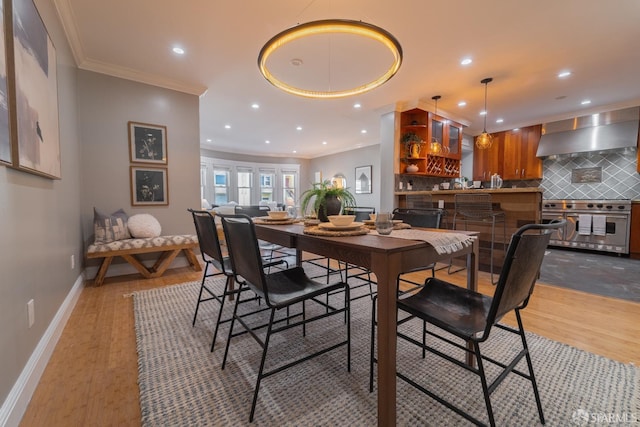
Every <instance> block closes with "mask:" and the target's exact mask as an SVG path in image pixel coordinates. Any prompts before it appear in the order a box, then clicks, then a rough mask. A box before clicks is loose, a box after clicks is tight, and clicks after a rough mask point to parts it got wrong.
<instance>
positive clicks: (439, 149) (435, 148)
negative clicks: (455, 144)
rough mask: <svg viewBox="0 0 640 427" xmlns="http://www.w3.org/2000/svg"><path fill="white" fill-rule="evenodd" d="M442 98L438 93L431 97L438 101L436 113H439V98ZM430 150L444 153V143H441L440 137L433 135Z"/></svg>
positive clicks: (433, 152) (435, 152) (434, 152)
mask: <svg viewBox="0 0 640 427" xmlns="http://www.w3.org/2000/svg"><path fill="white" fill-rule="evenodd" d="M440 98H442V97H441V96H440V95H436V96H432V97H431V99H433V100H434V101H435V103H436V108H435V109H436V111H435V113H434V114H435V115H436V116H437V115H438V99H440ZM429 151H430V152H431V153H432V154H440V153H442V144H441V143H440V141H438V138H436V137H431V144H430V147H429Z"/></svg>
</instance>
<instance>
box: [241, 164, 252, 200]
mask: <svg viewBox="0 0 640 427" xmlns="http://www.w3.org/2000/svg"><path fill="white" fill-rule="evenodd" d="M237 171H238V204H240V205H250V204H251V182H252V181H253V172H252V170H251V169H250V168H240V167H239V168H237Z"/></svg>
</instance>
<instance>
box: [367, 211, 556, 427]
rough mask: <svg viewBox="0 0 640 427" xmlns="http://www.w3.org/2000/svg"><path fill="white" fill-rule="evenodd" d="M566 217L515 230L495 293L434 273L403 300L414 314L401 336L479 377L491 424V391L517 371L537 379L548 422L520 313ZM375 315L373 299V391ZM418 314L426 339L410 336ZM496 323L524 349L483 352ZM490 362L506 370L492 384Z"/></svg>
mask: <svg viewBox="0 0 640 427" xmlns="http://www.w3.org/2000/svg"><path fill="white" fill-rule="evenodd" d="M565 222H566V221H565V220H562V221H558V222H555V223H550V224H528V225H525V226H523V227H521V228H520V229H518V230H517V231H516V233H514V234H513V236H512V237H511V242H510V244H509V247H508V249H507V254H506V257H505V262H504V264H503V266H502V270H501V273H500V277H499V279H498V283H497V286H496V288H495V292H494V295H493V296H488V295H484V294H481V293H478V292H475V291H472V290H469V289H466V288H463V287H460V286H457V285H454V284H452V283H449V282H446V281H444V280H440V279H436V278H433V277H430V278H428V279H427V280H426V281H425V284H424V286H423V287H422V289H421V290H420V291H419V292H417V293H415V294H412V295H409V296H407V295H405V296H404V297H400V298H398V300H397V304H398V315H399V314H400V313H403V314H407V315H408V316H407V317H404V318H402V319H398V320H397V326H398V330H397V336H398V338H402V339H403V340H406V341H407V342H409V343H411V344H414V345H416V346H418V347H420V348H422V350H423V356H422V357H423V358H424V357H425V353H426V351H428V352H430V353H433V354H434V355H436V356H439V357H442V358H443V359H445V360H447V361H449V362H451V363H453V364H455V365H457V366H459V367H461V368H463V369H466V370H467V371H469V372H471V373H473V374H475V375H477V376H479V377H480V384H481V386H482V394H483V397H484V402H485V406H486V409H487V416H488V420H489V424H490V425H491V426H495V424H496V423H495V419H494V415H493V409H492V405H491V393H493V392H494V391H495V390H496V388H497V387H498V386H499V385H500V383H501V382H502V381H503V380H504V379H505V378H506V377H507V376H508V374H509V373H511V372H513V373H514V374H517V375H519V376H521V377H523V378H525V379H527V380H529V381H530V382H531V385H532V387H533V394H534V397H535V400H536V405H537V407H538V415H539V417H540V421H541V423H542V424H544V415H543V411H542V404H541V402H540V394H539V392H538V386H537V383H536V379H535V375H534V372H533V365H532V363H531V356H530V352H529V347H528V345H527V339H526V336H525V331H524V328H523V324H522V318H521V315H520V312H521V311H522V310H523V309H525V308H526V307H527V304H528V302H529V297H530V296H531V294H532V293H533V289H534V286H535V283H536V280H537V278H538V274H539V272H540V266H541V265H542V260H543V258H544V253H545V250H546V248H547V245H548V244H549V239H550V236H551V233H552V232H554V231H555V230H558V229H559V228H561V227H563V226H564V224H565ZM510 312H514V313H515V317H516V321H517V328H516V327H511V326H507V325H504V324H502V323H499V322H500V320H502V318H503V317H504V316H505V315H506V314H508V313H510ZM375 316H376V305H375V304H373V310H372V317H371V324H372V327H371V331H372V332H371V356H370V365H369V390H370V391H373V378H374V377H373V367H374V363H375V362H376V358H375V354H374V349H375V341H374V340H375V326H376V320H375V319H376V317H375ZM412 319H418V320H421V321H422V342H420V341H418V340H416V339H415V338H413V337H411V336H410V331H411V328H412V327H415V324H412V323H410V321H411V320H412ZM427 323H428V324H430V325H433V326H434V327H435V328H434V329H435V330H436V331H435V332H434V331H432V330H431V329H429V330H427V328H426V324H427ZM402 325H406V327H403V328H402V330H401V329H400V328H399V327H400V326H402ZM493 327H496V328H499V329H502V330H504V331H507V332H509V333H513V334H516V335H518V336H519V338H520V339H519V341H520V342H521V345H522V350H520V351H519V352H518V353H517V354H516V355H515V357H513V359H512V360H510V361H507V362H502V361H498V360H496V359H494V358H493V357H488V356H485V355H484V354H482V353H481V351H480V344H481V343H485V342H486V341H487V340H488V339H489V337H490V333H491V332H492V329H493ZM438 332H444V333H446V334H449V335H446V336H443V335H440V334H439V333H438ZM427 336H428V337H429V338H430V337H435V338H436V339H439V340H441V341H442V342H443V343H444V344H442V345H443V346H447V345H449V346H452V347H453V348H457V349H461V350H463V351H464V352H465V354H472V355H473V356H475V361H476V363H477V367H475V364H474V365H470V364H467V363H466V362H465V361H462V360H458V359H457V358H455V357H454V356H452V355H451V354H448V353H447V350H446V349H442V348H441V347H440V348H436V347H435V346H432V345H430V344H427V342H426V338H427ZM452 336H453V337H452ZM454 337H457V338H458V339H460V340H461V342H456V341H454ZM495 338H496V337H494V339H495ZM497 339H500V340H504V339H505V338H504V337H498V338H497ZM514 345H515V344H514ZM447 348H448V347H447ZM471 348H472V349H471ZM398 354H401V352H398ZM523 358H525V359H526V364H527V368H528V372H523V371H521V370H519V369H516V365H517V364H518V363H519V362H520V361H521V360H522V359H523ZM485 361H486V362H489V363H490V364H491V365H492V366H493V365H495V366H497V367H498V370H499V371H500V373H498V374H496V375H494V374H495V373H494V372H493V371H492V378H495V379H493V381H492V382H491V383H490V384H488V382H487V376H486V374H485V368H484V362H485ZM487 366H489V365H487ZM442 374H443V375H446V374H447V373H446V372H443V373H442ZM396 375H397V376H398V378H400V379H402V380H403V381H405V382H407V383H409V384H410V385H412V386H413V387H415V388H417V389H418V390H420V391H421V392H423V393H425V394H427V395H428V396H430V397H431V398H433V399H435V400H436V401H438V402H439V403H441V404H443V405H444V406H446V407H447V408H449V409H451V410H452V411H454V412H456V413H457V414H458V415H460V416H462V417H464V418H465V419H467V420H469V421H470V422H472V423H474V424H477V425H485V424H484V423H483V422H482V421H481V420H479V419H477V418H475V417H473V416H472V415H471V414H469V413H467V412H465V410H464V408H461V407H460V406H456V405H455V404H454V403H453V402H451V401H448V400H446V399H445V397H444V396H443V395H442V393H438V391H437V390H433V389H428V388H427V386H426V385H422V384H420V383H419V382H418V380H417V379H412V378H410V377H409V375H408V374H405V373H402V372H397V373H396ZM423 382H424V381H423ZM465 386H466V384H465ZM465 393H468V390H465Z"/></svg>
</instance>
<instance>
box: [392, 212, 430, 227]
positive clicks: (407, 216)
mask: <svg viewBox="0 0 640 427" xmlns="http://www.w3.org/2000/svg"><path fill="white" fill-rule="evenodd" d="M393 219H401V220H402V222H405V223H407V224H409V225H411V226H412V227H424V228H440V221H441V220H442V209H433V208H432V209H405V208H395V209H394V210H393Z"/></svg>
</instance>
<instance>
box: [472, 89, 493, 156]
mask: <svg viewBox="0 0 640 427" xmlns="http://www.w3.org/2000/svg"><path fill="white" fill-rule="evenodd" d="M492 81H493V79H492V78H491V77H487V78H486V79H482V80H481V81H480V83H482V84H483V85H484V128H483V130H482V133H481V134H480V135H478V137H477V138H476V147H478V148H479V149H481V150H486V149H487V148H491V145H492V144H493V137H492V136H491V134H490V133H487V85H488V84H489V83H491V82H492Z"/></svg>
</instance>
